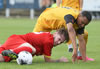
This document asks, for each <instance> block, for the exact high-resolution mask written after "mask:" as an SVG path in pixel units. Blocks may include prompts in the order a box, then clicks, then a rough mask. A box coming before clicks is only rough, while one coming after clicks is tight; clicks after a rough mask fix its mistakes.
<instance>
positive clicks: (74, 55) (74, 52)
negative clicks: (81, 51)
mask: <svg viewBox="0 0 100 69" xmlns="http://www.w3.org/2000/svg"><path fill="white" fill-rule="evenodd" d="M75 61H77V62H78V60H77V51H73V55H72V62H73V63H75Z"/></svg>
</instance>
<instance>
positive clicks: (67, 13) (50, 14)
mask: <svg viewBox="0 0 100 69" xmlns="http://www.w3.org/2000/svg"><path fill="white" fill-rule="evenodd" d="M91 19H92V17H91V14H90V13H89V12H87V11H83V12H79V11H77V10H75V9H73V8H70V7H64V8H60V7H58V8H47V9H46V10H45V11H44V12H43V13H42V14H41V15H40V16H39V18H38V20H37V23H36V26H35V27H34V30H33V32H40V31H44V32H47V31H48V32H50V31H52V30H57V29H59V28H62V27H65V28H67V30H68V34H69V36H70V40H71V41H72V44H73V61H75V60H76V58H77V47H76V35H77V37H78V39H79V46H80V50H81V54H82V59H83V61H86V42H85V41H84V38H83V35H82V34H84V28H85V26H86V25H88V24H89V22H90V21H91Z"/></svg>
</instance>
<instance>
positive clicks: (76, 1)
mask: <svg viewBox="0 0 100 69" xmlns="http://www.w3.org/2000/svg"><path fill="white" fill-rule="evenodd" d="M56 3H57V6H58V7H60V6H61V7H71V8H74V9H76V10H78V11H82V7H83V0H56ZM83 37H84V39H85V42H86V44H87V41H88V32H87V30H84V34H83ZM76 39H77V38H76ZM67 44H68V50H69V52H71V51H73V48H72V42H71V41H69V42H68V43H67ZM78 45H79V44H78V39H77V46H78ZM77 58H78V59H79V60H82V57H81V54H80V51H79V48H78V57H77ZM87 60H90V61H91V58H88V57H87Z"/></svg>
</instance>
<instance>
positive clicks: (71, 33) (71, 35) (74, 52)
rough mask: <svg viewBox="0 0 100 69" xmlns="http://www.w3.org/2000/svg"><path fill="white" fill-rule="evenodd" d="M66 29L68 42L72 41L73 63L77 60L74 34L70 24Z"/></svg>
mask: <svg viewBox="0 0 100 69" xmlns="http://www.w3.org/2000/svg"><path fill="white" fill-rule="evenodd" d="M67 29H68V33H69V37H70V40H71V41H72V44H73V55H72V62H75V61H76V59H77V46H76V32H75V30H74V28H73V25H72V23H68V24H67Z"/></svg>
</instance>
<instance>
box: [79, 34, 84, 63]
mask: <svg viewBox="0 0 100 69" xmlns="http://www.w3.org/2000/svg"><path fill="white" fill-rule="evenodd" d="M78 39H79V46H80V52H81V54H82V59H83V61H84V62H85V61H86V42H85V40H84V38H83V35H78Z"/></svg>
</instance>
